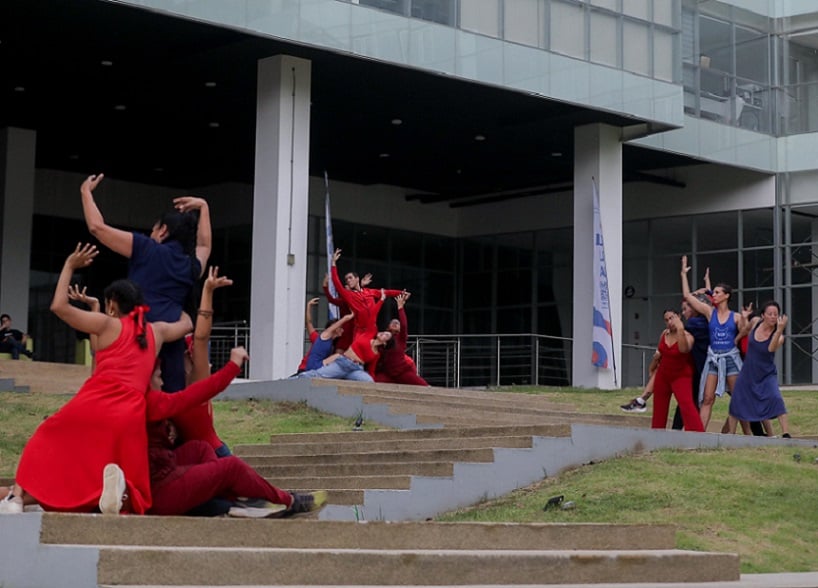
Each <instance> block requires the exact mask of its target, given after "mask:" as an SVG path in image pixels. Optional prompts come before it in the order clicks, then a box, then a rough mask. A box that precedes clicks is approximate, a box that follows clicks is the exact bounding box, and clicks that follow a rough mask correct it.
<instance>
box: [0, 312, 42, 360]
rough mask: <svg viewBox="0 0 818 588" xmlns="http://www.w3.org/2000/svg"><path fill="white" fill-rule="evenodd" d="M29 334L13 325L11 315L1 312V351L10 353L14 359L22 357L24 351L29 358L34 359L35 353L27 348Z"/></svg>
mask: <svg viewBox="0 0 818 588" xmlns="http://www.w3.org/2000/svg"><path fill="white" fill-rule="evenodd" d="M26 341H28V334H26V333H23V332H22V331H20V330H18V329H13V328H12V327H11V317H10V316H9V315H7V314H5V313H3V314H0V353H10V354H11V358H12V359H20V354H21V353H22V354H23V355H25V356H26V357H28V358H29V359H34V353H33V352H31V351H29V350H28V349H26Z"/></svg>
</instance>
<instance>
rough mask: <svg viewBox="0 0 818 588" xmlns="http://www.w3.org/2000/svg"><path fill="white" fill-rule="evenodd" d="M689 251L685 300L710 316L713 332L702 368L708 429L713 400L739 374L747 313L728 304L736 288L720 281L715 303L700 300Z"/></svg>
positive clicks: (704, 421)
mask: <svg viewBox="0 0 818 588" xmlns="http://www.w3.org/2000/svg"><path fill="white" fill-rule="evenodd" d="M689 271H690V266H688V265H687V255H684V256H682V268H681V274H680V275H681V280H682V294H683V295H684V299H685V301H686V302H687V303H688V304H689V305H690V306H691V308H693V310H695V311H696V312H698V313H699V314H701V315H702V316H703V317H704V318H706V319H707V326H708V331H709V333H710V345H709V347H708V348H707V359H706V360H705V364H704V367H703V369H702V376H701V382H700V384H699V396H700V397H701V408H700V409H699V414H700V416H701V419H702V424H703V425H704V429H705V431H706V430H707V425H708V424H709V423H710V415H711V414H712V412H713V403H714V402H715V400H716V396H723V395H724V392H725V391H726V390H727V388H728V387H729V389H730V390H733V387H734V386H735V383H736V378H737V377H738V373H739V371H740V370H741V353H740V352H739V349H738V347H736V337H737V335H738V333H739V331H740V330H741V329H742V328H743V326H744V320H745V319H744V316H742V315H741V314H740V313H738V312H733V311H732V310H730V308H729V307H728V304H729V302H730V297H731V295H732V293H733V289H732V288H731V287H730V286H728V285H727V284H717V285H716V287H715V288H713V304H712V305H711V304H707V303H705V302H702V301H701V300H699V299H698V298H697V297H696V295H695V294H694V293H692V292H691V291H690V284H689V283H688V279H687V273H688V272H689Z"/></svg>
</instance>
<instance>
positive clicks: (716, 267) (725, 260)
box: [690, 252, 738, 310]
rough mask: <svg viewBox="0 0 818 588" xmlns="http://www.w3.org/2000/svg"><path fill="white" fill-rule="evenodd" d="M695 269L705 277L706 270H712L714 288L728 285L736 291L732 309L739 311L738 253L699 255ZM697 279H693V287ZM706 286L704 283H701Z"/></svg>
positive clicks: (711, 276)
mask: <svg viewBox="0 0 818 588" xmlns="http://www.w3.org/2000/svg"><path fill="white" fill-rule="evenodd" d="M696 257H697V262H698V263H697V264H696V266H695V269H697V270H698V272H699V273H700V274H701V275H702V276H704V271H705V269H706V268H708V267H709V268H710V281H711V283H712V284H713V287H715V286H716V284H727V285H728V286H731V287H732V288H733V290H734V292H733V294H734V295H733V296H732V297H731V301H730V308H732V309H733V310H738V296H736V292H735V290H736V289H737V287H738V253H735V252H733V253H708V254H703V255H698V256H696ZM694 280H695V278H693V277H691V278H690V281H691V287H693V285H692V283H693V281H694ZM700 284H701V285H702V286H704V282H701V283H700Z"/></svg>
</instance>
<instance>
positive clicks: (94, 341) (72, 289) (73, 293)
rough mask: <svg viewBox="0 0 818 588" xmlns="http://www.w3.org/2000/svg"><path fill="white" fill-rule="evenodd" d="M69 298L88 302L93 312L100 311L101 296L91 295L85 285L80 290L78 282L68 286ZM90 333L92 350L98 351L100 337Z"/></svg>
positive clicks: (84, 302)
mask: <svg viewBox="0 0 818 588" xmlns="http://www.w3.org/2000/svg"><path fill="white" fill-rule="evenodd" d="M68 299H69V300H74V301H76V302H82V303H83V304H87V305H88V308H89V309H90V310H91V312H100V308H101V306H100V304H99V298H96V297H95V296H89V295H88V293H87V287H85V286H83V288H82V290H80V287H79V286H78V285H77V284H74V285H73V286H68ZM89 335H90V336H91V337H90V339H91V350H92V351H96V350H97V347H98V346H99V337H98V336H97V335H96V334H94V333H89Z"/></svg>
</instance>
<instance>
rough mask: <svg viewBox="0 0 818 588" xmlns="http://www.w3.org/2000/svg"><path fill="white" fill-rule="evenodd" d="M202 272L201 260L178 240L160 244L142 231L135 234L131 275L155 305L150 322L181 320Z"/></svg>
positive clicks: (150, 315)
mask: <svg viewBox="0 0 818 588" xmlns="http://www.w3.org/2000/svg"><path fill="white" fill-rule="evenodd" d="M191 266H192V267H191ZM201 271H202V266H201V264H200V263H199V260H198V259H195V258H192V257H190V256H189V255H187V254H186V253H185V252H184V250H183V249H182V245H181V244H180V243H179V242H178V241H168V242H167V243H157V242H156V241H154V240H153V239H151V238H150V237H146V236H145V235H143V234H141V233H134V234H133V253H132V254H131V262H130V267H129V269H128V278H130V279H131V280H133V281H134V282H136V284H137V285H138V286H139V287H140V288H141V289H142V294H143V295H144V297H145V304H147V305H148V306H150V308H151V310H150V312H149V313H148V314H147V319H148V320H149V321H168V322H174V321H178V320H179V316H180V315H181V313H182V308H183V306H184V303H185V299H186V298H187V296H188V294H189V293H190V289H191V288H192V287H193V284H194V283H195V282H196V280H198V279H199V275H200V274H201Z"/></svg>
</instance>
